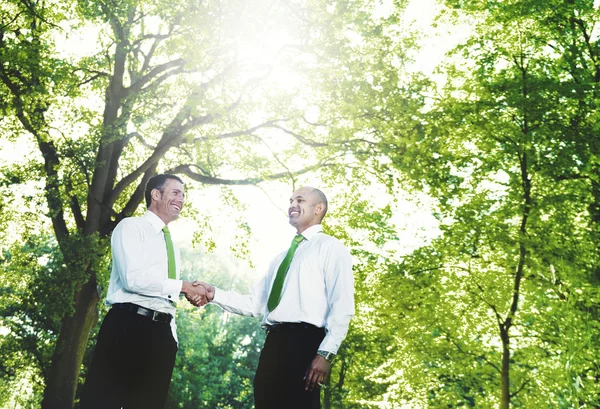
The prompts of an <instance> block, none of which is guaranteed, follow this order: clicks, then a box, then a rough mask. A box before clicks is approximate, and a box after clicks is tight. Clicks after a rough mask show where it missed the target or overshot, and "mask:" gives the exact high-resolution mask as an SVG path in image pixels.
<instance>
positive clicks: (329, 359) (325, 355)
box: [317, 349, 335, 362]
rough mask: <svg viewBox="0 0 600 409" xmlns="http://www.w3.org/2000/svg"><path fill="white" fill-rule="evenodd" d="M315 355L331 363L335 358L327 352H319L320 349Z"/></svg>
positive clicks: (331, 353)
mask: <svg viewBox="0 0 600 409" xmlns="http://www.w3.org/2000/svg"><path fill="white" fill-rule="evenodd" d="M317 355H321V356H322V357H323V358H325V359H327V360H328V361H329V362H331V361H333V358H335V354H334V353H333V352H329V351H321V350H320V349H319V350H318V351H317Z"/></svg>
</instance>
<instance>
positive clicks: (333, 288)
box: [213, 224, 354, 354]
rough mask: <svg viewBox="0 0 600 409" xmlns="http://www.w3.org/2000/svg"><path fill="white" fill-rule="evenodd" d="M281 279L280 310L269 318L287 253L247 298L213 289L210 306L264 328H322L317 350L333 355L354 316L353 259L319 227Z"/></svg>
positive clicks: (307, 233)
mask: <svg viewBox="0 0 600 409" xmlns="http://www.w3.org/2000/svg"><path fill="white" fill-rule="evenodd" d="M302 235H303V236H304V238H305V239H306V240H304V241H302V242H301V243H300V244H299V245H298V248H297V250H296V253H295V254H294V258H293V259H292V263H291V264H290V268H289V270H288V273H287V275H286V278H285V282H284V285H283V291H282V295H281V300H280V302H279V305H278V306H277V307H276V308H275V309H274V310H273V311H271V312H269V311H268V308H267V300H268V298H269V294H270V292H271V287H272V286H273V281H274V280H275V276H276V275H277V269H278V268H279V265H280V264H281V262H282V261H283V259H284V257H285V255H286V253H287V251H284V252H283V253H281V254H279V255H278V256H277V257H275V259H274V260H273V261H272V262H271V265H270V266H269V270H268V272H267V274H266V275H265V276H264V277H263V278H262V279H261V280H260V281H259V282H258V283H257V284H256V285H255V286H254V288H253V289H252V292H251V294H250V295H241V294H238V293H235V292H231V291H223V290H221V289H218V288H216V289H215V297H214V299H213V303H215V304H217V305H219V306H220V307H221V308H223V309H224V310H226V311H229V312H233V313H236V314H241V315H248V316H253V317H260V316H261V315H262V317H263V319H262V324H263V326H266V325H272V324H277V323H282V322H307V323H309V324H313V325H316V326H317V327H321V328H325V330H326V335H325V338H324V339H323V342H322V343H321V345H320V346H319V349H320V350H323V351H328V352H332V353H334V354H335V353H337V351H338V349H339V347H340V344H341V343H342V341H343V339H344V338H345V337H346V333H347V332H348V325H349V324H350V320H351V319H352V317H353V316H354V279H353V276H352V257H351V256H350V252H349V251H348V249H347V248H346V247H345V246H344V245H343V244H342V243H341V242H340V241H339V240H337V239H336V238H334V237H331V236H328V235H326V234H324V233H323V228H322V226H321V225H320V224H318V225H315V226H311V227H310V228H308V229H306V230H305V231H304V232H302Z"/></svg>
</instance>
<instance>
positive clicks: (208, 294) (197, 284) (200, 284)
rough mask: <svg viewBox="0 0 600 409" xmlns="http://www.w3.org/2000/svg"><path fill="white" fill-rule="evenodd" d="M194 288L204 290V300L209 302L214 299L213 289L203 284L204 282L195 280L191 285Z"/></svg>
mask: <svg viewBox="0 0 600 409" xmlns="http://www.w3.org/2000/svg"><path fill="white" fill-rule="evenodd" d="M192 284H193V285H194V286H195V287H203V288H204V289H205V290H206V298H207V299H208V302H211V301H212V300H213V299H214V298H215V287H214V286H212V285H210V284H208V283H205V282H204V281H199V280H196V281H194V282H193V283H192Z"/></svg>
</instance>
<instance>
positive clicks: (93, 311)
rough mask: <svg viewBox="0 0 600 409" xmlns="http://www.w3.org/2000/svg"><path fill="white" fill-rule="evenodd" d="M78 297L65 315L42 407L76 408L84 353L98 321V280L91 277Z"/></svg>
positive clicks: (44, 408)
mask: <svg viewBox="0 0 600 409" xmlns="http://www.w3.org/2000/svg"><path fill="white" fill-rule="evenodd" d="M76 300H77V301H76V303H75V312H74V314H73V315H72V316H69V317H64V318H63V321H62V326H61V329H60V335H59V337H58V340H57V343H56V349H55V350H54V355H53V357H52V366H51V367H50V372H49V375H48V377H47V380H46V381H47V383H46V389H45V391H44V399H43V401H42V409H71V408H72V407H73V401H74V399H75V391H76V390H77V381H78V379H79V371H80V370H81V362H82V361H83V355H84V353H85V350H86V347H87V343H88V339H89V335H90V331H91V330H92V328H93V327H94V326H95V325H96V323H97V321H98V310H97V305H98V301H99V295H98V291H97V289H96V282H95V279H93V278H92V279H90V280H89V281H88V282H87V283H85V284H84V285H83V286H82V287H81V290H80V291H79V293H78V294H77V296H76Z"/></svg>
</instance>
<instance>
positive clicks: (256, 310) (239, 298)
mask: <svg viewBox="0 0 600 409" xmlns="http://www.w3.org/2000/svg"><path fill="white" fill-rule="evenodd" d="M267 276H268V275H265V276H264V277H263V278H262V279H261V280H260V281H259V282H258V283H256V285H255V286H254V287H253V288H252V290H251V292H250V295H243V294H239V293H237V292H235V291H225V290H221V289H220V288H215V297H214V298H213V300H212V303H213V304H216V305H218V306H219V307H221V308H222V309H224V310H225V311H228V312H232V313H234V314H239V315H245V316H248V317H260V316H262V315H263V314H264V312H265V308H266V305H267V295H266V294H268V292H267V291H266V285H267Z"/></svg>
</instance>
